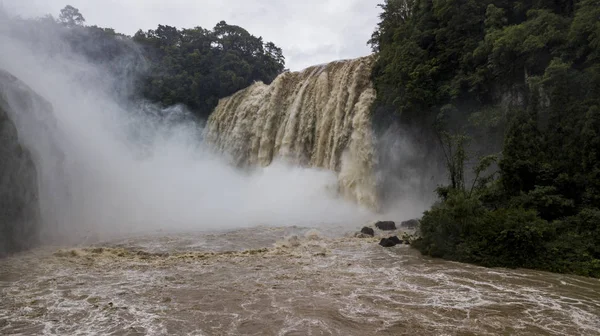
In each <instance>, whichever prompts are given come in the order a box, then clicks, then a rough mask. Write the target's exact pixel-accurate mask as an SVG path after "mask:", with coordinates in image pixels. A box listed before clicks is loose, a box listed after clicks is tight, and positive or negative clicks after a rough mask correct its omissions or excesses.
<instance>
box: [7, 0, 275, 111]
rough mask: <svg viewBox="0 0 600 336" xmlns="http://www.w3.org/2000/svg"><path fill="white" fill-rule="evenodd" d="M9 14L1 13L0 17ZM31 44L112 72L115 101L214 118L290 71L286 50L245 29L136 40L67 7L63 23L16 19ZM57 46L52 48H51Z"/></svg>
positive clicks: (160, 33)
mask: <svg viewBox="0 0 600 336" xmlns="http://www.w3.org/2000/svg"><path fill="white" fill-rule="evenodd" d="M0 14H1V13H0ZM0 19H4V20H12V21H13V22H12V23H11V24H10V25H9V26H10V27H11V28H10V29H12V30H13V33H18V34H21V35H22V34H27V35H26V36H20V37H22V39H23V40H25V41H28V42H34V43H41V44H45V45H44V48H45V50H51V51H52V52H59V51H60V50H57V49H60V48H63V47H64V46H63V45H62V43H54V42H56V40H57V37H58V41H60V42H66V44H67V47H68V49H69V50H70V51H73V52H75V54H77V55H81V56H83V57H85V58H86V59H87V60H88V61H91V62H93V63H94V64H97V65H100V66H104V67H105V69H106V70H107V71H110V72H112V76H111V77H112V78H113V79H115V81H114V85H115V87H114V90H115V93H123V92H126V93H127V94H129V96H128V97H127V98H132V97H131V96H132V95H133V96H136V98H139V97H143V98H145V99H147V100H149V101H151V102H154V103H159V104H160V105H162V106H164V107H166V106H171V105H175V104H184V105H186V106H187V107H188V108H189V109H190V110H191V111H192V112H194V113H195V114H196V115H197V116H200V117H203V118H205V117H207V116H208V115H209V114H210V113H211V112H212V110H213V109H214V107H215V106H216V104H217V103H218V100H219V99H220V98H223V97H226V96H229V95H231V94H233V93H235V92H236V91H238V90H240V89H243V88H245V87H247V86H249V85H251V84H252V83H253V82H255V81H263V82H265V83H270V82H271V81H273V79H274V78H275V77H276V76H277V75H279V74H280V73H281V72H283V71H284V65H285V58H284V57H283V53H282V50H281V49H280V48H279V47H277V46H276V45H275V44H274V43H272V42H264V41H263V40H262V38H261V37H255V36H253V35H251V34H250V33H249V32H248V31H246V30H245V29H243V28H241V27H239V26H235V25H229V24H227V23H226V22H224V21H221V22H219V23H218V24H217V25H216V26H215V27H214V29H212V30H208V29H204V28H201V27H195V28H192V29H177V28H175V27H170V26H165V25H158V28H157V29H155V30H148V31H146V32H143V31H141V30H140V31H138V32H137V33H136V34H135V35H134V36H133V37H130V36H126V35H124V34H120V33H117V32H115V30H114V29H112V28H101V27H97V26H86V25H85V18H84V16H83V14H82V13H80V12H79V10H78V9H77V8H74V7H72V6H66V7H65V8H64V9H63V10H61V12H60V15H59V16H58V18H57V19H54V18H53V17H52V16H46V17H44V18H41V19H36V20H20V19H9V18H8V17H7V16H4V17H3V16H2V15H0ZM51 41H52V42H51Z"/></svg>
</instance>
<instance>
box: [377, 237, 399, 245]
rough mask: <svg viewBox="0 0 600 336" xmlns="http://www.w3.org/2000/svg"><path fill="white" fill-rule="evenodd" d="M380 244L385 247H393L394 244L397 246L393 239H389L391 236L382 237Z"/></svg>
mask: <svg viewBox="0 0 600 336" xmlns="http://www.w3.org/2000/svg"><path fill="white" fill-rule="evenodd" d="M379 245H381V246H383V247H392V246H396V245H397V244H396V242H394V241H393V240H391V239H389V238H382V239H381V241H379Z"/></svg>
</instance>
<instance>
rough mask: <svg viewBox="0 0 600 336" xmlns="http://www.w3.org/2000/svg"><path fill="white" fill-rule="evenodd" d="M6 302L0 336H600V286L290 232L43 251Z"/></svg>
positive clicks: (9, 282)
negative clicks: (0, 335)
mask: <svg viewBox="0 0 600 336" xmlns="http://www.w3.org/2000/svg"><path fill="white" fill-rule="evenodd" d="M290 237H291V238H290ZM0 295H1V296H0V334H2V335H290V336H291V335H600V281H599V280H597V279H590V278H583V277H577V276H566V275H558V274H551V273H545V272H537V271H529V270H506V269H487V268H481V267H476V266H472V265H465V264H459V263H453V262H446V261H441V260H433V259H429V258H424V257H422V256H421V255H420V254H419V253H418V252H416V251H414V250H413V249H411V248H410V247H408V246H405V245H403V246H396V247H393V248H389V249H385V248H382V247H380V246H378V245H377V241H376V239H359V238H353V237H350V235H349V234H345V233H336V232H332V231H329V232H325V231H324V230H321V231H317V230H314V229H310V228H297V227H290V228H267V227H260V228H252V229H244V230H235V231H229V232H220V233H219V232H213V233H197V234H185V235H169V236H160V235H152V236H146V237H138V238H131V239H124V240H121V241H112V242H110V243H103V244H97V245H94V246H89V247H78V248H62V249H58V248H44V249H39V250H36V251H31V252H28V253H24V254H21V255H17V256H13V257H10V258H7V259H3V260H0Z"/></svg>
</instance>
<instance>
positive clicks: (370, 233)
mask: <svg viewBox="0 0 600 336" xmlns="http://www.w3.org/2000/svg"><path fill="white" fill-rule="evenodd" d="M360 233H362V234H365V235H368V236H371V237H373V236H375V230H373V229H372V228H370V227H367V226H365V227H364V228H362V230H360Z"/></svg>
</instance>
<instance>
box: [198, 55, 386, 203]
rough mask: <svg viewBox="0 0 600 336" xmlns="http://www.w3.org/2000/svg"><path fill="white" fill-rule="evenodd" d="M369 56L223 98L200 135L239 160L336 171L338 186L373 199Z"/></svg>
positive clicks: (349, 196)
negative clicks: (282, 163)
mask: <svg viewBox="0 0 600 336" xmlns="http://www.w3.org/2000/svg"><path fill="white" fill-rule="evenodd" d="M374 61H375V58H374V56H373V55H371V56H367V57H361V58H357V59H353V60H344V61H336V62H332V63H329V64H325V65H318V66H313V67H310V68H307V69H305V70H303V71H300V72H285V73H283V74H281V75H279V76H278V77H277V78H276V79H275V80H274V81H273V82H272V83H271V84H270V85H266V84H264V83H261V82H257V83H255V84H253V85H252V86H250V87H248V88H246V89H244V90H241V91H239V92H237V93H235V94H233V95H232V96H230V97H227V98H224V99H221V100H220V102H219V104H218V106H217V107H216V109H215V111H214V112H213V114H212V115H211V117H210V118H209V120H208V123H207V127H206V130H205V139H206V140H207V141H208V142H209V143H211V144H213V145H214V146H215V147H216V148H217V149H218V150H220V151H222V152H225V153H227V154H229V155H230V156H231V158H232V160H233V161H234V163H235V164H236V165H238V166H263V167H264V166H268V165H270V164H271V163H272V162H274V161H275V160H283V161H286V162H290V163H292V164H295V165H300V166H306V167H314V168H321V169H327V170H331V171H335V172H337V175H338V191H339V192H340V194H342V195H343V196H344V197H345V198H347V199H351V200H353V201H356V202H358V203H359V204H361V205H364V206H366V207H368V208H371V209H375V210H377V209H378V208H379V201H378V197H377V193H376V184H375V179H374V174H373V165H374V164H375V162H374V160H375V155H374V154H375V153H374V139H373V133H372V124H371V105H372V103H373V101H374V100H375V90H374V88H373V84H372V83H371V81H370V75H371V68H372V66H373V63H374Z"/></svg>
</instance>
